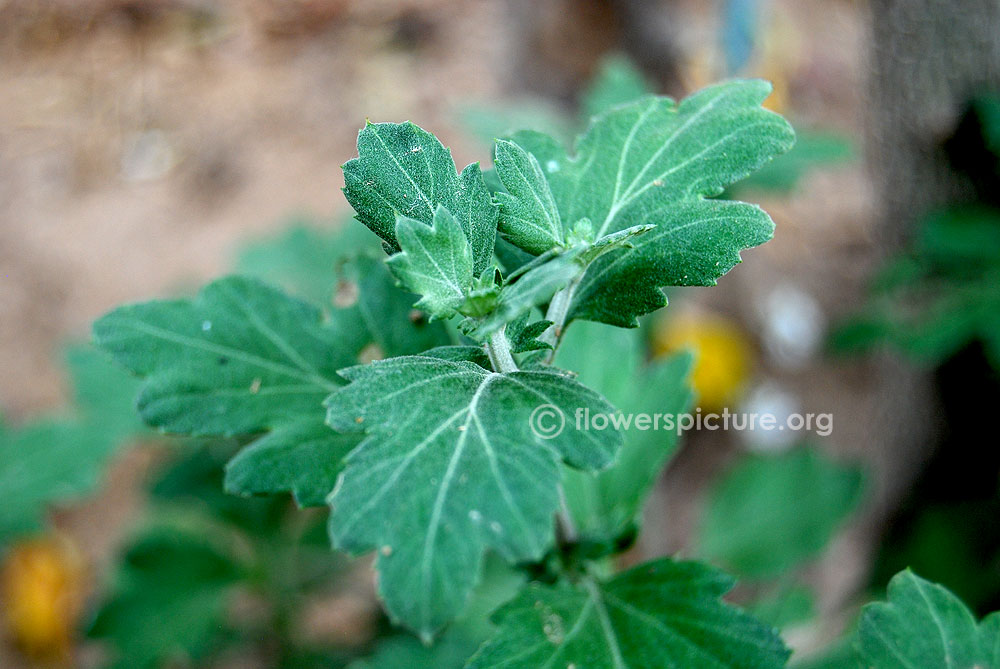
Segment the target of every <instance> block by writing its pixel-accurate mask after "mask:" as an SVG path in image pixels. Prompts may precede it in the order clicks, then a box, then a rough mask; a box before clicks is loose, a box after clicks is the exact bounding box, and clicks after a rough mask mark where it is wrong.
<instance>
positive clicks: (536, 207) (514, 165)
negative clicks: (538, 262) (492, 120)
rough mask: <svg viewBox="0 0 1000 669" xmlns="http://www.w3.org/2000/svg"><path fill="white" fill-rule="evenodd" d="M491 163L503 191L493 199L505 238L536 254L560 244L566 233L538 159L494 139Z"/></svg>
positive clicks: (512, 144) (508, 143)
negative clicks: (498, 206)
mask: <svg viewBox="0 0 1000 669" xmlns="http://www.w3.org/2000/svg"><path fill="white" fill-rule="evenodd" d="M493 162H494V165H495V166H496V172H497V176H498V177H499V178H500V181H501V183H503V185H504V188H505V191H506V192H501V193H497V194H496V196H495V198H496V201H497V204H499V205H500V224H499V225H500V232H502V233H503V235H504V237H506V238H507V240H508V241H510V242H511V243H513V244H515V245H516V246H519V247H520V248H522V249H524V250H526V251H528V252H530V253H535V254H539V253H544V252H545V251H548V250H549V249H551V248H554V247H557V246H561V245H563V244H564V243H565V240H566V231H565V230H564V229H563V222H562V220H561V219H560V218H559V210H558V209H557V208H556V203H555V199H554V198H553V197H552V191H551V190H549V184H548V182H547V181H546V180H545V174H544V173H543V172H542V168H541V166H540V165H539V164H538V160H537V159H536V158H535V157H534V156H533V155H531V154H530V153H528V152H527V151H525V150H524V149H522V148H521V147H520V146H518V145H517V144H514V143H512V142H509V141H506V140H497V143H496V148H495V151H494V155H493Z"/></svg>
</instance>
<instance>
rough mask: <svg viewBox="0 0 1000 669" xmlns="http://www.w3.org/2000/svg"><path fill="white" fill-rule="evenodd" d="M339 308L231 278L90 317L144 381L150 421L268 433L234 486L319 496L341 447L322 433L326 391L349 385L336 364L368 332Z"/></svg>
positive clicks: (214, 432) (207, 432)
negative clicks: (294, 465) (277, 462)
mask: <svg viewBox="0 0 1000 669" xmlns="http://www.w3.org/2000/svg"><path fill="white" fill-rule="evenodd" d="M338 314H340V312H338ZM338 314H335V315H334V317H333V318H334V320H332V321H328V322H323V321H322V317H321V314H320V312H319V311H318V310H317V309H316V308H315V307H313V306H311V305H309V304H306V303H304V302H300V301H299V300H295V299H293V298H290V297H288V296H286V295H284V294H283V293H281V292H280V291H278V290H275V289H274V288H270V287H268V286H266V285H265V284H262V283H260V282H258V281H256V280H253V279H247V278H243V277H228V278H225V279H220V280H218V281H216V282H214V283H211V284H209V285H208V286H206V287H205V288H204V289H203V290H202V291H201V292H200V293H199V294H198V296H197V297H195V298H194V299H193V300H187V299H181V300H160V301H152V302H146V303H143V304H134V305H128V306H124V307H120V308H119V309H116V310H115V311H113V312H111V313H110V314H107V315H106V316H104V317H102V318H101V319H100V320H98V321H97V322H96V323H95V324H94V336H95V340H96V342H97V344H98V346H100V347H101V348H103V349H105V350H106V351H108V352H110V353H111V354H112V356H113V357H114V358H115V359H116V360H118V361H119V362H120V363H122V364H123V365H125V367H127V368H128V369H130V370H131V371H132V372H134V373H135V374H137V375H139V376H141V377H143V378H144V379H145V381H144V383H143V384H142V386H141V388H140V392H139V399H138V408H139V412H140V414H141V416H142V417H143V419H144V420H145V421H146V422H147V423H149V424H150V425H152V426H154V427H158V428H160V429H161V430H163V431H165V432H172V433H178V434H187V435H195V436H234V435H255V434H259V433H264V432H270V434H269V435H268V436H267V437H265V441H264V442H263V444H258V445H257V448H252V449H251V450H249V451H246V452H244V454H243V455H242V458H241V460H240V461H239V466H238V467H237V468H235V469H232V470H230V474H231V475H233V476H236V478H234V479H231V480H230V481H229V482H228V487H229V488H230V489H231V490H234V491H239V492H244V493H251V492H265V491H267V492H277V491H281V490H291V491H292V492H294V493H295V494H296V495H297V496H298V497H299V499H300V501H303V502H304V503H306V502H307V503H312V504H315V503H318V502H321V500H322V498H323V496H324V495H325V493H324V492H323V489H324V488H325V489H326V491H329V490H330V489H331V488H332V487H333V483H334V482H335V480H336V471H337V470H338V469H339V462H340V459H341V458H342V456H343V454H344V451H345V445H344V439H343V437H341V436H339V435H337V434H335V433H334V432H333V431H332V430H327V432H328V434H326V435H325V436H324V435H323V433H321V432H318V431H317V430H316V426H317V424H318V423H319V421H321V420H322V416H323V406H322V403H323V399H324V398H325V397H326V396H327V395H329V394H330V392H331V391H332V390H334V389H336V388H337V387H338V386H339V385H341V384H342V383H343V380H342V379H341V378H340V377H338V376H337V369H339V368H341V367H344V366H345V365H349V364H351V363H353V362H354V361H355V360H356V357H357V353H358V351H359V350H360V349H361V347H363V346H364V345H365V344H366V343H367V336H366V333H365V332H364V330H363V328H357V327H353V325H352V326H350V327H347V325H348V324H345V323H340V322H338V321H337V320H336V318H337V315H338ZM341 315H344V314H341ZM351 318H352V320H351V321H350V323H351V324H353V323H354V320H353V318H354V316H351ZM272 431H273V432H272ZM307 435H308V436H307ZM300 439H301V440H302V441H299V440H300ZM324 439H325V444H324ZM278 448H281V449H282V450H284V451H285V452H284V453H283V454H281V456H280V458H288V460H287V461H286V462H285V463H284V464H283V467H282V469H279V470H272V471H269V472H265V471H262V472H257V473H254V474H251V473H250V472H248V471H246V470H242V467H244V466H247V464H248V463H247V461H248V460H252V459H255V458H256V457H258V456H261V457H263V458H264V460H263V461H261V462H259V463H249V469H251V470H255V469H256V468H257V467H258V465H261V466H262V465H263V464H265V463H267V462H268V461H269V459H271V460H273V459H274V457H275V455H274V449H278ZM324 454H326V455H327V456H328V457H329V460H328V461H324V464H323V466H321V467H315V466H313V467H310V468H309V469H307V470H305V471H304V472H296V471H293V470H292V469H291V467H290V463H291V462H293V461H297V460H300V461H305V462H313V463H315V462H316V460H317V459H320V458H322V457H323V456H324ZM244 486H246V487H244Z"/></svg>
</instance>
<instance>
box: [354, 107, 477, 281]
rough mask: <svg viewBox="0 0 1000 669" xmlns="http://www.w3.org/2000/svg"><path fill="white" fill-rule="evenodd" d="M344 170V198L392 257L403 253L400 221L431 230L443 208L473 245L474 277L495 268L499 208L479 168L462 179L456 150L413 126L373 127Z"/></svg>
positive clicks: (364, 133)
mask: <svg viewBox="0 0 1000 669" xmlns="http://www.w3.org/2000/svg"><path fill="white" fill-rule="evenodd" d="M343 168H344V182H345V186H344V195H345V196H346V197H347V200H348V202H350V203H351V206H352V207H354V210H355V211H356V212H357V214H358V220H360V221H361V222H362V223H364V224H365V225H366V226H368V227H369V228H370V229H371V230H372V231H373V232H374V233H375V234H377V235H378V236H379V237H381V238H382V240H383V241H384V242H385V245H386V249H387V250H388V251H389V252H391V253H392V252H398V251H400V245H399V241H398V239H397V238H396V219H397V218H398V217H399V216H406V217H408V218H412V219H415V220H418V221H420V222H422V223H425V224H427V225H430V224H431V221H432V220H433V218H434V212H435V211H436V210H437V208H438V206H440V205H443V206H444V207H446V208H447V209H448V211H449V212H451V213H452V214H453V215H454V216H455V218H456V219H457V220H458V222H459V224H460V225H461V226H462V230H463V232H465V236H466V237H467V238H468V240H469V243H470V244H471V245H472V257H473V272H474V273H475V274H477V275H478V274H479V273H480V272H482V271H483V270H484V269H486V267H487V266H488V265H489V264H490V262H491V260H492V257H493V243H494V239H495V237H496V228H497V209H496V207H495V206H494V204H493V201H492V199H491V198H490V193H489V190H488V189H487V188H486V184H485V183H484V181H483V175H482V171H481V170H480V169H479V164H478V163H473V164H471V165H469V166H468V167H466V168H465V169H464V170H463V171H462V173H461V175H459V174H458V173H457V171H456V169H455V161H454V160H453V159H452V157H451V151H449V150H448V149H446V148H445V147H444V146H443V145H442V144H441V142H440V141H438V139H437V138H436V137H435V136H434V135H432V134H431V133H429V132H427V131H426V130H423V129H422V128H419V127H417V126H416V125H414V124H413V123H409V122H407V123H368V124H367V125H366V126H365V127H364V129H363V130H362V131H361V132H360V133H359V134H358V157H357V158H354V159H352V160H349V161H347V162H346V163H345V164H344V166H343Z"/></svg>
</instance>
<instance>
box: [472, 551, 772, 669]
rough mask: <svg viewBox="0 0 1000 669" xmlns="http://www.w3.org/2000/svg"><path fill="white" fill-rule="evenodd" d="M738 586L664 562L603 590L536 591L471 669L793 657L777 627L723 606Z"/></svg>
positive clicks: (661, 665) (507, 613)
mask: <svg viewBox="0 0 1000 669" xmlns="http://www.w3.org/2000/svg"><path fill="white" fill-rule="evenodd" d="M732 586H733V580H732V579H731V578H730V577H728V576H726V575H725V574H723V573H722V572H719V571H716V570H714V569H712V568H711V567H708V566H706V565H703V564H700V563H697V562H675V561H673V560H670V559H661V560H656V561H653V562H647V563H645V564H642V565H639V566H637V567H634V568H633V569H630V570H628V571H626V572H623V573H621V574H619V575H617V576H615V577H614V578H612V579H610V580H608V581H606V582H603V583H599V582H595V581H593V580H590V579H584V580H583V581H582V582H581V583H580V584H577V585H565V584H564V585H557V586H545V585H537V584H535V585H531V586H529V587H527V588H525V589H524V590H523V591H522V593H521V595H520V596H518V598H517V599H515V600H513V601H512V602H510V603H509V604H507V605H506V606H504V607H502V608H501V609H500V610H499V611H498V612H497V613H496V614H495V616H494V618H495V620H496V622H497V624H498V625H499V628H500V629H499V631H498V632H497V635H496V636H495V637H494V638H493V639H492V640H491V641H489V642H487V643H486V645H485V646H483V647H482V648H481V649H480V650H479V652H478V653H477V654H476V655H474V656H473V657H472V659H471V660H470V661H469V664H468V665H467V667H468V669H493V668H499V667H504V668H505V669H539V668H540V667H546V668H549V667H560V668H561V667H569V666H576V667H588V669H624V668H625V667H628V668H629V669H687V668H688V667H705V668H706V669H708V668H718V669H724V668H725V669H740V668H745V669H750V668H753V669H767V668H771V667H783V666H784V665H785V661H786V660H787V659H788V655H789V652H788V650H787V649H786V648H785V647H784V644H782V642H781V639H780V638H779V637H778V636H777V634H776V633H775V632H774V631H773V630H772V629H770V628H769V627H767V626H765V625H763V624H762V623H760V622H758V621H756V620H755V619H754V618H752V617H750V616H749V615H747V614H746V613H744V612H742V611H740V610H739V609H736V608H734V607H732V606H729V605H728V604H726V603H724V602H722V601H721V599H720V598H721V597H722V595H724V594H725V593H726V592H727V591H728V590H729V589H730V588H732Z"/></svg>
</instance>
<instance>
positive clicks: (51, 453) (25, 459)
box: [0, 346, 144, 545]
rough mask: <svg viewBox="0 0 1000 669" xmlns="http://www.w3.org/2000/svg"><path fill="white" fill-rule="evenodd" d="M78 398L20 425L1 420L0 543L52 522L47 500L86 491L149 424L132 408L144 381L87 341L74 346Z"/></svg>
mask: <svg viewBox="0 0 1000 669" xmlns="http://www.w3.org/2000/svg"><path fill="white" fill-rule="evenodd" d="M66 359H67V366H68V369H69V372H70V376H71V382H72V385H73V390H74V397H75V399H76V405H75V407H74V410H73V411H72V412H67V413H68V415H66V416H46V417H44V418H41V419H38V420H36V421H34V422H31V423H29V424H27V425H25V426H22V427H20V428H12V427H10V426H5V425H3V424H2V423H0V490H3V500H4V503H3V505H2V507H0V545H3V544H4V543H6V541H7V540H9V539H13V538H14V537H15V536H16V535H19V534H21V533H25V532H30V531H32V530H36V529H38V528H40V527H41V526H42V525H43V524H44V515H45V510H46V507H47V506H48V505H50V504H60V503H65V502H69V501H72V500H76V499H79V498H80V497H83V496H84V495H86V494H88V493H90V492H91V491H93V490H94V489H95V488H96V487H97V486H98V484H99V483H100V481H101V474H102V472H103V471H104V469H105V467H106V466H107V463H108V461H109V460H110V459H111V458H112V457H113V456H114V454H115V453H116V452H117V451H118V450H119V449H120V448H122V447H123V446H124V445H125V443H127V441H126V440H127V439H128V438H129V437H133V436H135V435H138V434H141V433H142V432H143V431H144V428H143V426H142V424H141V423H140V422H139V421H138V420H137V419H136V416H135V410H134V409H133V408H132V397H133V396H134V395H135V390H136V387H137V383H136V381H135V380H134V379H132V378H131V377H130V376H129V375H128V374H126V373H125V372H124V371H123V370H121V369H120V368H118V367H116V366H115V365H114V364H113V363H112V362H111V361H110V360H108V359H107V357H106V356H104V355H103V354H101V353H99V352H98V351H96V350H94V349H92V348H90V347H87V346H73V347H71V348H69V349H68V350H67V351H66Z"/></svg>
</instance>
